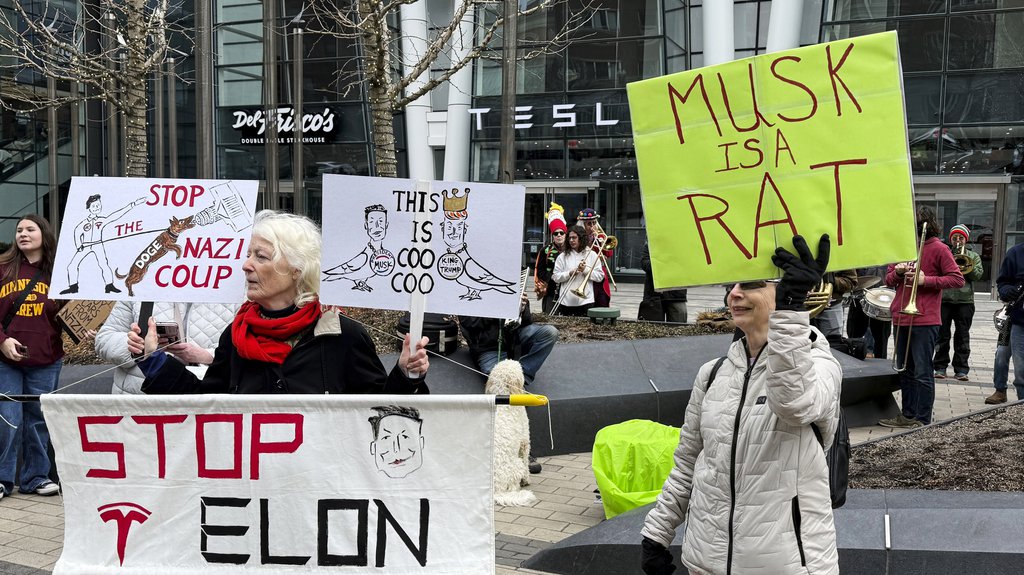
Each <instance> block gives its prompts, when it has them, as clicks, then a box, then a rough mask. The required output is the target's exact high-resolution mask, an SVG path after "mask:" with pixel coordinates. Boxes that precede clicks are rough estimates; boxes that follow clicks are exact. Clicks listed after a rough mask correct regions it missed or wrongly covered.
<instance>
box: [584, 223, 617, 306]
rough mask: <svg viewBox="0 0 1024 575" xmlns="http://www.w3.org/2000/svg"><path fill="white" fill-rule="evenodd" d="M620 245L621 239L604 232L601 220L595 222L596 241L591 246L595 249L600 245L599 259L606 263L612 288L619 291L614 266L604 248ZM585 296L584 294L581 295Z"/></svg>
mask: <svg viewBox="0 0 1024 575" xmlns="http://www.w3.org/2000/svg"><path fill="white" fill-rule="evenodd" d="M618 245H619V239H618V238H616V237H615V236H609V235H608V234H606V233H604V228H602V227H601V222H598V221H595V222H594V241H593V242H591V243H590V248H591V249H594V248H596V247H600V248H601V249H600V250H599V251H598V252H597V257H598V259H600V260H601V264H602V265H604V273H605V274H606V275H607V276H608V281H610V282H611V284H612V289H614V290H615V291H619V286H618V285H617V284H616V283H615V277H614V276H612V267H611V266H610V265H608V258H606V257H604V250H614V249H615V247H616V246H618ZM580 297H583V296H580Z"/></svg>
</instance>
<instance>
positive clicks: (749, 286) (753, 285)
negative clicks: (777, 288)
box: [722, 280, 779, 291]
mask: <svg viewBox="0 0 1024 575" xmlns="http://www.w3.org/2000/svg"><path fill="white" fill-rule="evenodd" d="M777 283H779V280H760V281H756V282H738V283H731V284H722V287H724V288H725V289H727V290H732V288H733V286H736V285H738V286H740V291H750V290H755V289H762V288H766V287H768V284H777Z"/></svg>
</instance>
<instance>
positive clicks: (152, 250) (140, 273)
mask: <svg viewBox="0 0 1024 575" xmlns="http://www.w3.org/2000/svg"><path fill="white" fill-rule="evenodd" d="M169 221H170V224H171V225H170V226H168V227H167V229H166V230H164V231H163V232H161V233H160V235H159V236H157V237H156V239H155V240H153V242H152V243H150V244H149V245H148V246H146V248H145V249H144V250H142V252H141V253H140V254H139V256H138V257H137V258H135V261H134V262H133V263H132V266H131V268H129V269H128V273H126V274H124V275H122V274H121V272H120V271H119V270H116V269H115V270H114V275H116V276H117V277H118V279H123V280H124V286H125V287H126V288H128V295H130V296H132V297H134V296H135V293H134V290H133V289H132V287H133V286H134V285H135V284H137V283H139V282H140V281H142V278H144V277H146V271H147V270H148V269H149V264H151V263H153V262H155V261H156V260H158V259H160V258H162V257H164V256H165V255H167V252H168V251H172V252H174V256H175V257H174V259H177V260H180V259H181V246H179V245H178V243H177V242H178V234H180V233H181V232H183V231H185V230H187V229H189V228H192V227H195V225H194V224H193V223H192V216H189V217H187V218H185V219H182V220H179V219H178V218H175V217H172V218H171V219H170V220H169ZM125 278H127V279H125Z"/></svg>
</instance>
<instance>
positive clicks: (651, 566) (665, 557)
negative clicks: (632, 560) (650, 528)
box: [640, 537, 676, 575]
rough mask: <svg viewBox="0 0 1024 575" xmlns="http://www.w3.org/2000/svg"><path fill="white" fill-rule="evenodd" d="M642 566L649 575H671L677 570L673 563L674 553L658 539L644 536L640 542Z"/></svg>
mask: <svg viewBox="0 0 1024 575" xmlns="http://www.w3.org/2000/svg"><path fill="white" fill-rule="evenodd" d="M640 568H641V569H643V570H644V573H646V574H647V575H670V574H671V573H672V572H673V571H675V570H676V566H675V565H673V564H672V554H671V553H669V552H668V549H665V546H664V545H662V544H661V543H658V542H657V541H653V540H651V539H648V538H646V537H644V540H643V542H642V543H640Z"/></svg>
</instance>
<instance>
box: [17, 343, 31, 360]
mask: <svg viewBox="0 0 1024 575" xmlns="http://www.w3.org/2000/svg"><path fill="white" fill-rule="evenodd" d="M14 351H17V352H18V354H19V355H21V357H29V354H28V346H27V345H24V344H20V343H19V344H17V345H15V346H14Z"/></svg>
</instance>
